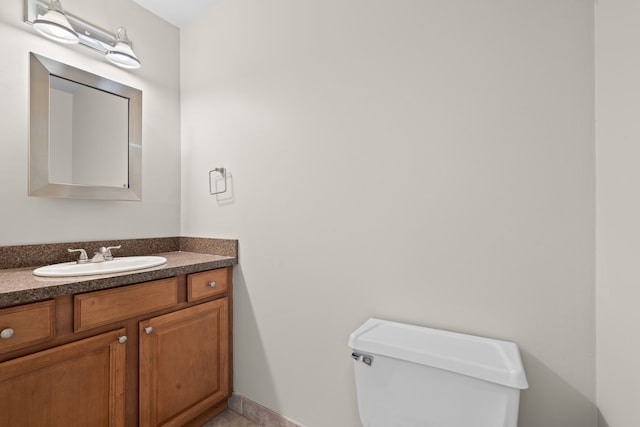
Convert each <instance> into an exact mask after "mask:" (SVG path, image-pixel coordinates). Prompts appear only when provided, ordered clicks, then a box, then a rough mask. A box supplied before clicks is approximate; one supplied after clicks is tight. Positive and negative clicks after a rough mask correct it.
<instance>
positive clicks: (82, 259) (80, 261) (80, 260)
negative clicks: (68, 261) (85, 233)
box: [67, 249, 89, 264]
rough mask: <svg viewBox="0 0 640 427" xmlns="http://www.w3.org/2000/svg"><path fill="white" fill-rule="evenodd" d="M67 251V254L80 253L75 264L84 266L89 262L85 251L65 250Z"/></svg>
mask: <svg viewBox="0 0 640 427" xmlns="http://www.w3.org/2000/svg"><path fill="white" fill-rule="evenodd" d="M67 251H69V253H72V252H80V258H78V260H77V261H76V263H77V264H84V263H87V262H89V258H88V257H87V251H85V250H84V249H67Z"/></svg>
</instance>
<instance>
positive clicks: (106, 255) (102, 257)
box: [91, 245, 122, 262]
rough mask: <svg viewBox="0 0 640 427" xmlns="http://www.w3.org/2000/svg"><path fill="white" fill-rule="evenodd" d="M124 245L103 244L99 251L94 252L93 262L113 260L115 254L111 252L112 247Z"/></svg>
mask: <svg viewBox="0 0 640 427" xmlns="http://www.w3.org/2000/svg"><path fill="white" fill-rule="evenodd" d="M121 247H122V245H118V246H109V247H106V248H105V247H104V246H102V247H101V248H100V249H98V252H96V253H94V255H93V258H91V262H104V261H111V260H113V255H112V254H111V249H120V248H121Z"/></svg>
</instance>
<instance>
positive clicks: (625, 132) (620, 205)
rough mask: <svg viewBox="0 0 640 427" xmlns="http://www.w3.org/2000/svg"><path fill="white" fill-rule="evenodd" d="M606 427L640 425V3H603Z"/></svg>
mask: <svg viewBox="0 0 640 427" xmlns="http://www.w3.org/2000/svg"><path fill="white" fill-rule="evenodd" d="M596 17H597V25H596V35H597V37H596V59H597V60H596V69H597V78H596V88H597V103H596V107H597V109H596V114H597V151H596V153H597V155H596V157H597V176H598V180H597V200H598V203H597V218H598V220H597V227H596V228H597V242H598V245H597V248H598V251H597V260H598V262H597V283H598V286H597V301H598V304H597V306H598V309H597V319H598V329H597V335H598V346H597V355H598V363H597V373H598V378H597V382H598V407H599V409H600V413H601V414H600V417H601V418H600V427H635V426H638V425H640V411H639V410H638V402H640V364H639V363H638V353H639V352H640V309H639V307H638V304H639V303H640V270H639V266H640V262H638V245H639V244H640V198H639V197H638V186H639V184H640V168H639V167H638V161H639V159H640V144H639V140H640V120H639V119H638V118H639V117H640V79H639V76H640V55H639V54H638V46H639V44H638V41H639V40H640V26H638V23H639V22H640V3H639V2H637V1H635V0H599V1H598V2H597V3H596Z"/></svg>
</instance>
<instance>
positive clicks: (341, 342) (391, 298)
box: [181, 0, 596, 427]
mask: <svg viewBox="0 0 640 427" xmlns="http://www.w3.org/2000/svg"><path fill="white" fill-rule="evenodd" d="M593 32H594V22H593V4H592V3H591V2H590V1H584V0H567V1H561V2H559V1H556V0H542V1H527V2H513V1H509V0H488V1H482V2H476V1H468V0H452V1H446V2H436V1H420V2H417V1H409V0H402V1H399V2H387V1H381V0H372V1H359V0H349V1H342V0H340V1H338V0H327V1H314V2H301V1H293V0H272V1H269V2H264V1H258V0H234V1H226V2H224V3H223V4H221V5H219V6H217V7H216V8H214V9H213V10H212V11H211V12H210V13H208V14H206V15H205V16H203V17H202V18H201V19H200V20H198V21H197V22H195V23H194V24H192V25H190V26H188V27H187V28H186V29H184V30H183V31H182V34H181V55H182V57H181V90H182V128H181V131H182V214H181V221H182V231H181V232H182V234H183V235H186V236H221V237H224V236H231V237H237V238H239V239H240V242H241V245H240V251H241V253H240V266H239V268H238V269H236V275H235V286H236V288H235V297H236V305H235V312H234V313H235V319H234V328H235V329H234V334H235V341H234V343H235V349H234V350H235V353H234V354H235V355H234V361H235V367H234V369H235V371H234V372H235V383H234V386H235V389H236V391H237V392H238V393H240V394H242V395H244V396H246V397H248V398H250V399H252V400H255V401H257V402H259V403H261V404H263V405H265V406H268V407H269V408H271V409H274V410H276V411H278V412H280V413H282V414H284V415H286V416H288V417H291V418H293V419H294V420H297V421H299V422H302V423H304V424H305V425H308V426H310V427H329V426H336V425H340V426H345V427H346V426H357V425H359V424H358V416H357V409H356V397H355V390H354V385H353V378H352V376H353V370H352V363H353V362H352V360H351V358H350V357H349V355H350V350H349V348H348V347H347V339H348V336H349V333H350V332H351V331H352V330H354V329H355V328H356V327H357V326H359V325H360V324H361V323H362V322H364V321H365V320H366V319H367V318H368V317H369V316H378V317H382V318H387V319H391V320H399V321H406V322H410V323H417V324H421V325H428V326H432V327H437V328H446V329H451V330H456V331H462V332H467V333H472V334H478V335H485V336H490V337H496V338H501V339H506V340H512V341H515V342H517V343H518V344H519V345H520V348H521V351H522V355H523V358H524V364H525V369H526V372H527V375H528V378H529V383H530V389H529V390H527V391H525V392H524V393H523V394H522V401H521V403H522V406H521V414H520V427H542V426H544V427H589V426H595V424H596V409H595V405H594V401H595V317H594V315H595V299H594V293H595V282H594V280H595V272H594V266H595V259H594V256H595V242H594V230H595V218H594V212H595V200H594V195H595V189H594V186H595V183H594V181H595V174H594V130H593V127H594V112H593V110H594V89H593V82H594V45H593V38H594V34H593ZM219 166H225V167H227V168H228V170H229V171H230V172H231V173H232V174H233V190H234V199H233V201H231V202H230V201H226V202H217V201H216V199H215V197H210V196H208V184H207V172H208V171H209V170H210V169H213V168H214V167H219Z"/></svg>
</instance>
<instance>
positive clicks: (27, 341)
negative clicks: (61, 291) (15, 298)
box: [0, 301, 56, 352]
mask: <svg viewBox="0 0 640 427" xmlns="http://www.w3.org/2000/svg"><path fill="white" fill-rule="evenodd" d="M55 313H56V309H55V302H54V301H43V302H36V303H33V304H26V305H21V306H18V307H12V308H5V309H2V310H0V331H1V334H0V337H1V338H0V352H6V351H12V350H17V349H19V348H23V347H28V346H30V345H34V344H37V343H39V342H43V341H46V340H48V339H51V338H53V337H55V336H56V328H55V320H56V314H55Z"/></svg>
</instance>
